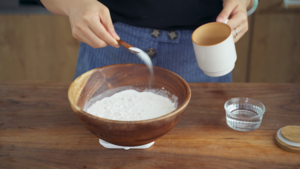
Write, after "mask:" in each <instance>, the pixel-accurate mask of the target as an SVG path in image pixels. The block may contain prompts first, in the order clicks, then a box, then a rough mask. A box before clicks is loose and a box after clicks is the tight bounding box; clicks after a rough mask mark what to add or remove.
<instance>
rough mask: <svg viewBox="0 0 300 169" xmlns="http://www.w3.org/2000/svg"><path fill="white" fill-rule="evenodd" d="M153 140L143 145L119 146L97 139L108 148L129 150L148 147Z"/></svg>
mask: <svg viewBox="0 0 300 169" xmlns="http://www.w3.org/2000/svg"><path fill="white" fill-rule="evenodd" d="M154 142H155V141H153V142H151V143H148V144H144V145H140V146H119V145H115V144H111V143H109V142H106V141H104V140H101V139H99V143H100V144H101V145H102V146H103V147H105V148H108V149H124V150H129V149H147V148H149V147H151V146H152V145H153V144H154Z"/></svg>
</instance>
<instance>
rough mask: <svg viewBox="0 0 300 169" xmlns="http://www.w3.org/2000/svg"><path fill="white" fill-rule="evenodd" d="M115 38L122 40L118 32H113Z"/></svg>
mask: <svg viewBox="0 0 300 169" xmlns="http://www.w3.org/2000/svg"><path fill="white" fill-rule="evenodd" d="M113 36H114V38H115V39H117V40H120V37H119V35H118V34H117V33H116V32H113Z"/></svg>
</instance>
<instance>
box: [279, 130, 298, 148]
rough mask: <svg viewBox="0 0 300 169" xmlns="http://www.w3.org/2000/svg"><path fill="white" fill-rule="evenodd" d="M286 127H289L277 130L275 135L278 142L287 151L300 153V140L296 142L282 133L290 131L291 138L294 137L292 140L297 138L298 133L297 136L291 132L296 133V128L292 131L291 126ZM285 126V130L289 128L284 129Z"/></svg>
mask: <svg viewBox="0 0 300 169" xmlns="http://www.w3.org/2000/svg"><path fill="white" fill-rule="evenodd" d="M286 127H287V128H285V127H283V128H281V129H279V130H278V131H277V133H276V136H275V142H276V144H277V145H278V146H279V147H280V148H282V149H284V150H286V151H289V152H293V153H300V143H299V142H294V141H291V140H288V139H286V138H285V137H283V135H282V133H289V134H288V136H289V138H292V140H295V139H294V138H297V137H298V135H297V136H296V137H293V136H294V135H293V134H292V135H291V133H295V132H294V130H292V132H291V131H290V127H288V126H286ZM284 128H285V130H287V132H286V131H282V130H283V129H284ZM292 128H293V129H295V128H294V127H292ZM297 130H298V128H297ZM296 140H297V139H296Z"/></svg>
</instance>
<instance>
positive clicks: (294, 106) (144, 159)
mask: <svg viewBox="0 0 300 169" xmlns="http://www.w3.org/2000/svg"><path fill="white" fill-rule="evenodd" d="M68 86H69V84H67V83H49V82H27V83H2V84H0V168H1V169H6V168H7V169H14V168H38V169H44V168H60V169H64V168H68V169H69V168H78V169H91V168H97V169H98V168H200V167H201V168H300V154H295V153H290V152H286V151H284V150H282V149H280V148H279V147H278V146H277V145H276V144H275V141H274V135H275V133H276V132H277V130H278V129H279V128H281V127H283V126H285V125H300V84H244V83H236V84H235V83H231V84H225V83H220V84H213V83H202V84H200V83H197V84H196V83H192V84H190V86H191V89H192V99H191V102H190V104H189V106H188V108H187V110H186V112H185V114H184V115H183V117H182V119H181V120H180V121H179V123H178V124H177V125H176V126H175V127H174V128H173V129H172V130H171V131H170V132H169V133H167V134H166V135H164V136H163V137H161V138H159V139H158V140H156V142H155V144H154V145H153V146H152V147H151V148H149V149H146V150H129V151H125V150H110V149H105V148H103V147H102V146H101V145H100V144H99V141H98V139H97V138H96V137H95V136H94V135H92V134H91V133H90V132H89V131H87V130H86V129H85V128H84V127H83V125H81V123H80V122H79V120H78V119H77V117H76V116H75V114H74V113H73V112H72V110H71V108H70V105H69V102H68V99H67V90H68ZM240 96H247V97H251V98H255V99H258V100H260V101H261V102H263V103H264V104H265V106H266V113H265V115H264V117H263V122H262V125H261V126H260V128H259V129H257V130H255V131H251V132H238V131H235V130H232V129H230V128H229V127H227V125H226V121H225V112H224V108H223V105H224V103H225V101H226V100H228V99H230V98H233V97H240Z"/></svg>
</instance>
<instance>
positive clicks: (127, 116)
mask: <svg viewBox="0 0 300 169" xmlns="http://www.w3.org/2000/svg"><path fill="white" fill-rule="evenodd" d="M175 107H176V106H175V103H172V102H171V100H170V99H169V98H166V97H163V96H161V95H158V94H154V93H152V92H137V91H135V90H131V89H130V90H124V91H122V92H119V93H116V94H114V95H112V96H110V97H106V98H103V99H102V100H99V101H97V102H95V103H94V104H93V105H92V106H91V107H89V108H88V109H87V112H88V113H90V114H92V115H95V116H98V117H101V118H106V119H111V120H120V121H137V120H146V119H152V118H156V117H160V116H163V115H165V114H168V113H170V112H172V111H173V110H175Z"/></svg>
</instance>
